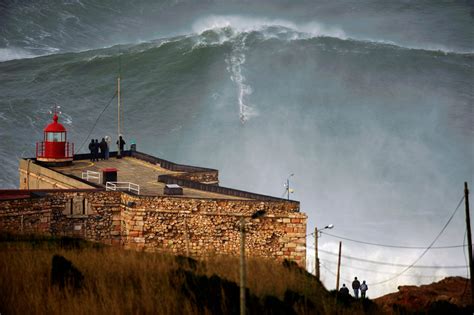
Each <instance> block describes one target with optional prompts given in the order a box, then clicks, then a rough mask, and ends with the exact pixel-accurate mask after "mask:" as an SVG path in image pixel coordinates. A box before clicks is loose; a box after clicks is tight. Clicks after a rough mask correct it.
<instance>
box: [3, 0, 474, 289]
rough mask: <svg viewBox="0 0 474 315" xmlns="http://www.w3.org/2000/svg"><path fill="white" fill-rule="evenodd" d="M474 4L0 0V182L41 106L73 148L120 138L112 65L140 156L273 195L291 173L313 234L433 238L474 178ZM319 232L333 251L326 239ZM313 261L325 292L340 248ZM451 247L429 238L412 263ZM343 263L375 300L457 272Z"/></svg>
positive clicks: (404, 241)
mask: <svg viewBox="0 0 474 315" xmlns="http://www.w3.org/2000/svg"><path fill="white" fill-rule="evenodd" d="M473 12H474V11H473V5H472V1H408V0H406V1H401V0H400V1H390V2H387V1H375V0H371V1H369V0H365V1H349V0H348V1H311V2H310V1H288V2H287V1H262V2H258V3H253V2H250V3H241V2H234V1H207V2H204V3H194V2H191V1H159V2H158V1H150V0H148V1H145V0H142V1H135V2H133V3H132V2H128V1H101V2H100V4H98V2H96V1H85V0H80V1H79V0H77V1H72V0H71V1H62V0H61V1H59V0H57V1H37V2H34V3H32V2H29V1H7V2H2V4H1V5H0V26H1V32H0V95H1V96H2V97H1V98H0V138H1V139H2V140H1V145H0V187H2V188H15V187H17V186H18V159H19V158H20V157H31V156H34V153H35V152H34V148H35V142H36V141H40V140H41V139H42V129H43V128H44V127H45V125H46V124H47V123H49V121H50V119H51V115H50V113H49V112H50V110H51V107H52V106H53V105H60V106H61V112H62V114H61V115H60V122H62V123H63V124H64V125H65V127H66V128H67V129H68V131H69V134H68V136H69V140H70V141H72V142H74V143H75V145H76V149H77V150H78V151H80V152H86V145H84V146H83V147H82V148H81V144H82V143H84V142H85V143H86V144H87V142H88V141H89V138H90V137H94V138H102V137H103V136H105V135H110V136H112V137H115V136H116V124H117V121H116V117H117V115H116V106H115V100H113V101H112V103H111V104H109V102H110V100H111V98H112V97H113V95H114V93H115V89H116V77H117V75H118V72H119V69H120V73H121V77H122V105H123V106H122V109H123V113H122V115H123V134H124V136H125V139H126V141H128V142H130V141H131V140H134V141H136V143H137V146H138V149H139V150H140V151H144V152H147V153H150V154H153V155H157V156H159V157H162V158H165V159H170V160H173V161H177V162H182V163H189V164H195V165H202V166H207V167H213V168H217V169H219V170H220V178H221V185H224V186H231V187H236V188H239V189H244V190H251V191H256V192H259V193H265V194H270V195H273V196H279V197H281V196H283V195H284V192H285V187H284V186H283V184H284V183H285V181H286V178H287V177H288V175H289V174H291V173H294V174H295V175H294V176H293V177H291V186H292V188H294V189H295V193H294V194H293V195H292V196H291V197H292V198H293V199H296V200H299V201H301V210H302V211H304V212H306V213H307V214H308V233H311V232H312V231H313V230H314V227H315V226H318V227H323V226H325V225H327V224H329V223H332V224H334V225H335V228H334V230H332V231H330V233H333V234H335V235H340V236H344V237H347V238H352V239H356V240H364V241H372V242H380V243H385V244H396V245H411V246H428V245H429V244H430V243H431V241H432V240H433V239H434V238H435V237H436V235H437V233H438V232H439V231H440V230H441V228H442V227H443V225H444V224H445V223H446V221H447V220H448V218H449V216H450V215H451V214H452V212H453V211H454V209H455V207H456V206H457V204H458V202H459V200H460V198H461V197H462V194H463V183H464V181H467V182H468V183H469V184H470V186H474V182H473V178H474V176H473V175H474V162H473V161H474V142H473V135H474V112H473V106H474V105H473V104H474V102H473V101H474V86H473V84H474V69H473V67H474V53H473V52H474V22H473V21H474V19H473V16H474V13H473ZM104 109H105V110H104ZM102 112H103V114H101V113H102ZM96 122H97V125H96V126H95V128H93V126H94V124H95V123H96ZM89 134H90V136H89ZM464 229H465V225H464V212H463V207H460V209H459V210H458V212H457V213H456V215H455V216H454V218H453V220H452V221H451V223H450V225H449V226H448V227H447V228H446V230H445V232H444V233H443V235H442V236H441V237H440V238H439V240H438V241H437V243H436V244H435V246H436V245H462V244H463V242H464ZM312 244H313V241H312V238H309V239H308V245H309V246H310V247H309V248H308V258H309V261H310V263H309V265H308V268H309V269H310V270H311V269H312V268H313V266H314V264H313V265H311V262H312V257H313V256H314V255H313V256H312V252H313V251H312V249H311V246H312ZM319 244H320V247H321V248H322V249H323V250H327V251H333V252H335V251H336V248H337V246H338V240H337V239H336V238H333V237H331V236H329V235H324V234H323V236H322V238H321V239H320V240H319ZM343 254H346V255H349V256H355V257H364V258H366V259H372V260H377V261H389V262H397V263H400V264H411V263H412V262H413V261H415V260H416V258H418V257H419V256H420V255H421V254H422V251H420V250H403V249H393V248H384V247H375V246H368V245H361V244H358V243H354V242H349V241H343ZM323 255H324V254H323V253H322V254H321V258H322V263H323V264H324V268H323V267H322V272H323V281H324V283H325V284H326V286H327V287H328V288H333V287H334V283H335V279H334V277H333V275H332V274H331V272H330V271H326V269H325V268H328V269H329V270H331V271H334V269H335V267H334V262H335V257H333V256H331V255H326V256H323ZM464 257H465V256H464V253H463V251H462V248H453V249H433V250H430V251H428V252H427V253H426V255H424V257H423V258H422V259H421V260H420V261H419V263H418V264H421V265H438V266H452V265H464V264H466V263H465V258H464ZM343 262H344V260H343ZM345 265H346V267H344V268H343V270H342V277H343V279H345V280H346V282H348V281H349V280H350V279H352V278H353V277H354V276H356V275H357V276H358V277H359V278H361V279H365V280H367V282H368V283H369V288H371V289H370V290H371V291H369V292H370V293H371V294H372V296H376V295H380V294H383V293H386V292H390V291H394V290H396V288H397V286H398V285H400V284H409V283H413V284H419V283H427V282H431V281H434V280H437V279H440V278H442V277H443V276H446V275H462V276H466V270H465V269H448V268H438V269H435V268H432V269H416V268H412V269H410V270H408V271H407V272H406V273H405V274H404V275H402V276H400V277H398V278H396V279H394V280H392V281H389V282H387V283H384V284H380V285H376V286H374V287H371V283H377V282H382V281H384V280H385V279H388V278H390V277H391V274H397V273H399V272H401V271H402V270H403V268H402V269H400V268H396V267H393V266H385V265H370V264H368V263H366V262H365V263H364V262H360V261H354V260H350V259H346V261H345ZM356 268H358V269H356ZM364 270H365V271H364ZM371 294H369V296H371Z"/></svg>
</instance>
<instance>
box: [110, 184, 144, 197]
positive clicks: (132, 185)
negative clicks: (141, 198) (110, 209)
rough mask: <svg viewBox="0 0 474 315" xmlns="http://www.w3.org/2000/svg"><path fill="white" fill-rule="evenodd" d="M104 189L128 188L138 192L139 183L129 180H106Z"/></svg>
mask: <svg viewBox="0 0 474 315" xmlns="http://www.w3.org/2000/svg"><path fill="white" fill-rule="evenodd" d="M105 190H113V191H116V190H128V191H132V192H135V193H136V194H137V195H139V194H140V185H137V184H134V183H130V182H107V183H105Z"/></svg>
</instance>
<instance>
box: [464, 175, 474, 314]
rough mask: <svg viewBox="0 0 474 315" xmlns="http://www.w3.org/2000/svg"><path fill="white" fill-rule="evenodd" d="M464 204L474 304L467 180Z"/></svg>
mask: <svg viewBox="0 0 474 315" xmlns="http://www.w3.org/2000/svg"><path fill="white" fill-rule="evenodd" d="M464 205H465V206H466V228H467V244H468V246H469V247H468V253H469V274H470V279H471V301H472V305H474V265H473V264H472V235H471V218H470V215H469V189H468V187H467V182H464Z"/></svg>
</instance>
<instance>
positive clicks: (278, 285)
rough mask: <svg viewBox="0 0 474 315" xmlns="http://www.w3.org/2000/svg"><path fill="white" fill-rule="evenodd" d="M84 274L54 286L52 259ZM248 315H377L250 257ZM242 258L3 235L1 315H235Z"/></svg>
mask: <svg viewBox="0 0 474 315" xmlns="http://www.w3.org/2000/svg"><path fill="white" fill-rule="evenodd" d="M54 255H61V256H63V257H65V258H66V259H68V260H69V261H71V262H72V264H73V265H74V266H75V267H76V268H77V269H78V270H79V271H80V272H81V273H82V275H83V281H82V282H81V283H80V285H79V288H74V287H72V286H66V288H60V286H58V285H54V284H52V282H51V272H52V257H53V256H54ZM247 270H248V276H247V279H248V291H247V301H248V303H247V312H248V314H336V313H337V314H378V313H379V312H378V310H377V308H376V306H375V305H374V304H373V303H371V302H370V301H365V302H364V303H362V302H360V301H351V300H349V301H344V302H342V301H336V299H335V296H334V293H330V292H327V291H326V290H325V289H324V287H323V286H322V285H321V284H320V283H319V282H318V281H317V280H316V279H315V278H314V277H313V276H311V275H310V274H308V273H306V272H305V271H304V270H302V269H300V268H297V267H295V266H294V265H293V264H291V263H284V264H281V263H278V262H275V261H271V260H264V259H249V260H248V267H247ZM238 279H239V261H238V259H237V258H234V257H213V258H211V259H209V260H206V261H205V262H198V261H195V260H193V259H188V258H185V257H176V256H172V255H167V254H162V253H145V252H136V251H129V250H123V249H117V248H111V247H107V246H102V245H98V244H94V243H89V242H85V241H80V240H75V239H69V238H59V239H55V238H49V237H32V236H22V237H19V236H11V235H2V236H0V313H1V314H2V315H4V314H46V313H47V314H238V313H239V287H238Z"/></svg>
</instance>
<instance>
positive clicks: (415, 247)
mask: <svg viewBox="0 0 474 315" xmlns="http://www.w3.org/2000/svg"><path fill="white" fill-rule="evenodd" d="M320 232H321V233H322V234H325V235H328V236H332V237H335V238H339V239H342V240H346V241H350V242H354V243H360V244H366V245H374V246H380V247H389V248H402V249H426V248H427V247H422V246H403V245H389V244H381V243H372V242H365V241H359V240H355V239H351V238H347V237H343V236H338V235H334V234H330V233H327V232H323V231H320ZM460 247H466V245H447V246H433V247H431V248H430V249H447V248H460Z"/></svg>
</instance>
